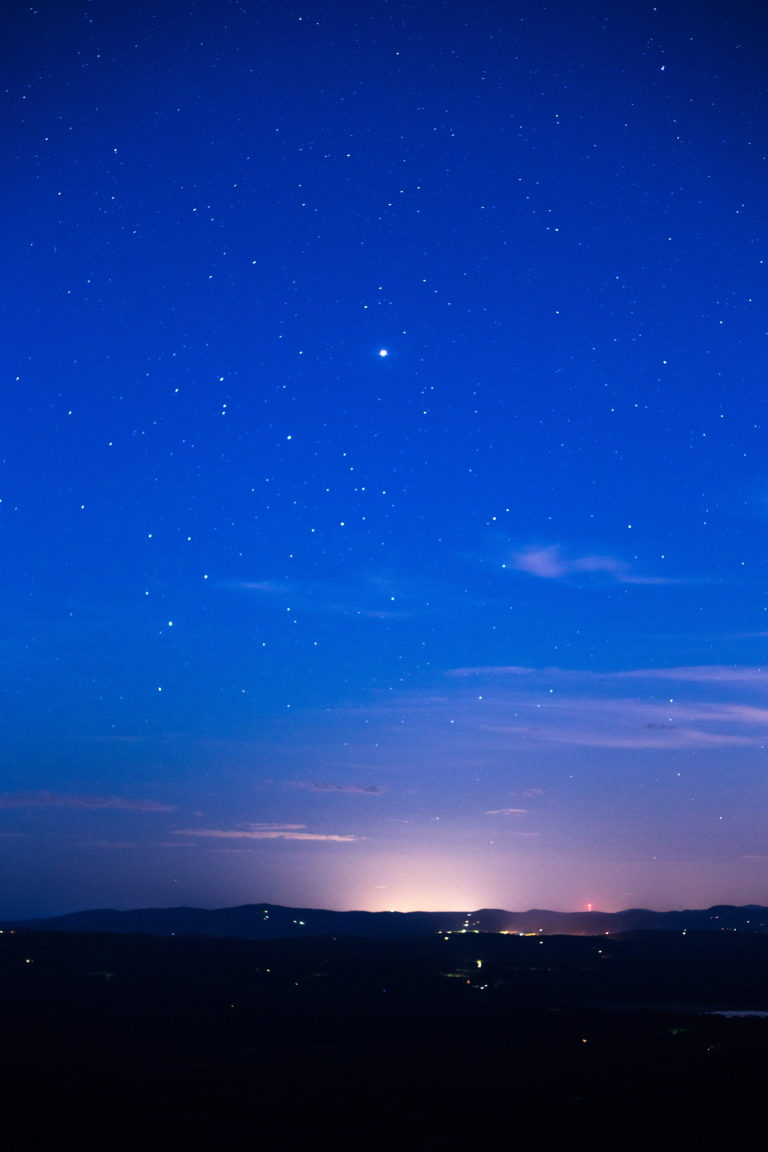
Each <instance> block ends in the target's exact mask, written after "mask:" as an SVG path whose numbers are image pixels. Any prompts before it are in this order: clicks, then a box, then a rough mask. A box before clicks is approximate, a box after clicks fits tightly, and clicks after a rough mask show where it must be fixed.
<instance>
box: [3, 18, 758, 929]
mask: <svg viewBox="0 0 768 1152" xmlns="http://www.w3.org/2000/svg"><path fill="white" fill-rule="evenodd" d="M2 21H3V26H2V28H1V29H0V33H1V34H0V44H1V45H2V47H1V48H0V53H2V73H3V77H4V79H3V88H4V113H3V117H2V124H3V139H4V143H3V151H4V155H5V162H4V165H3V170H4V173H5V180H4V185H5V190H4V203H3V223H4V228H3V235H4V245H3V247H4V249H5V271H4V275H3V281H2V282H3V313H4V317H5V320H4V326H3V327H4V353H3V360H2V371H3V376H4V385H3V405H2V412H3V418H2V425H1V431H0V437H1V438H2V446H1V450H0V456H1V459H2V468H1V469H0V496H1V497H2V503H1V504H0V525H1V531H2V553H3V596H2V601H1V609H0V611H1V612H2V624H1V626H0V637H1V639H2V646H3V659H2V678H3V700H4V703H3V708H2V715H1V716H0V725H1V726H2V747H3V772H2V784H1V785H0V862H1V867H0V914H2V915H6V916H7V915H31V914H48V913H55V912H66V911H71V910H74V909H76V908H83V907H95V906H115V907H137V906H143V905H168V904H195V905H204V906H209V907H213V906H221V905H227V904H237V903H247V902H251V901H260V900H265V901H266V900H269V901H273V902H278V903H285V904H295V905H305V906H324V907H332V908H354V907H357V908H369V909H382V908H398V909H404V910H407V909H414V908H431V909H440V908H458V909H461V908H475V907H481V906H496V907H506V908H509V909H525V908H528V907H536V906H539V907H542V906H543V907H550V908H558V909H563V910H571V909H577V908H584V907H586V905H587V904H592V905H593V906H594V907H595V908H602V909H605V910H616V909H620V908H626V907H632V906H640V905H643V906H650V907H656V908H659V909H666V908H674V907H691V906H707V905H709V904H712V903H716V902H730V903H746V902H755V903H760V902H762V903H767V902H768V841H767V840H766V810H767V808H768V803H767V802H768V789H767V788H766V766H767V764H768V759H767V755H766V739H767V737H768V691H767V685H768V676H767V675H766V673H765V672H764V671H763V669H762V667H761V665H762V662H763V661H764V659H765V650H766V642H767V641H768V612H767V609H768V588H767V587H766V563H765V558H766V543H767V541H768V455H767V454H766V449H765V435H766V418H767V416H768V413H767V412H766V404H767V402H768V392H767V391H766V383H765V379H766V360H767V353H768V332H767V331H766V329H767V328H768V318H767V317H768V309H767V305H768V292H767V290H766V289H767V284H766V278H767V276H768V263H766V261H768V215H767V206H768V197H767V193H768V166H767V164H766V150H767V148H768V145H767V144H766V125H767V124H768V106H767V105H768V101H767V99H766V90H767V88H768V79H767V78H768V53H767V52H766V49H767V48H768V16H767V15H766V12H763V11H760V10H759V6H755V5H754V4H747V3H743V2H738V0H737V2H736V3H734V2H727V3H726V2H724V0H722V2H720V0H717V2H710V3H706V2H704V3H702V2H701V0H696V2H695V3H694V2H686V0H674V2H667V3H658V4H655V5H654V4H651V3H640V2H634V0H629V2H625V0H622V2H619V0H615V2H614V0H610V2H609V0H601V2H597V0H593V2H586V0H585V2H581V3H579V2H576V0H572V2H568V0H555V2H554V3H552V4H548V5H545V4H543V3H538V2H535V3H534V2H532V0H522V2H512V0H508V2H505V3H485V4H482V3H470V2H469V0H456V2H452V3H447V2H440V0H432V2H429V3H427V2H423V3H421V2H405V0H391V2H386V0H372V2H370V3H369V2H366V0H357V2H355V3H352V2H351V0H343V2H342V0H339V2H331V0H325V2H316V3H315V2H312V0H309V2H308V3H294V2H292V0H286V2H278V0H261V2H257V0H239V2H227V0H218V2H213V0H187V2H185V3H181V2H179V0H158V2H155V3H146V2H142V0H139V2H133V0H132V2H131V3H127V2H126V3H115V2H114V0H90V2H89V0H81V2H79V3H73V2H72V0H42V2H41V3H38V4H35V5H34V6H30V4H29V3H26V2H25V3H21V2H18V0H10V2H9V3H8V4H6V5H4V6H3V15H2Z"/></svg>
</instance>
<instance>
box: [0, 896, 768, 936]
mask: <svg viewBox="0 0 768 1152" xmlns="http://www.w3.org/2000/svg"><path fill="white" fill-rule="evenodd" d="M0 927H2V928H5V929H9V928H25V929H39V930H45V931H48V932H51V931H53V932H119V933H129V932H146V933H150V934H151V935H155V936H168V935H178V936H181V935H184V936H214V937H230V938H233V937H234V938H244V939H249V940H274V939H286V938H293V937H300V936H359V937H367V938H377V939H398V938H404V937H409V936H424V935H432V934H434V933H437V932H512V933H532V932H535V933H542V934H543V935H547V936H552V935H564V936H600V935H604V934H605V933H606V932H607V933H610V934H611V935H613V934H614V933H617V932H633V931H647V930H654V931H659V930H661V931H671V932H674V931H677V932H679V931H682V930H683V929H685V930H688V931H703V930H708V931H712V930H713V929H714V930H718V929H719V930H722V931H729V932H732V931H739V932H765V931H768V908H766V907H763V906H761V905H757V904H748V905H746V906H744V907H741V908H736V907H733V906H731V905H728V904H721V905H715V906H714V907H712V908H707V909H698V910H697V909H693V910H686V911H682V912H652V911H649V910H648V909H645V908H630V909H628V910H627V911H624V912H551V911H546V910H540V909H531V910H529V911H528V912H506V911H504V910H503V909H496V908H481V909H480V910H479V911H475V912H332V911H328V910H325V909H318V908H286V907H283V906H282V905H279V904H243V905H241V906H239V907H237V908H218V909H213V910H208V909H205V908H138V909H134V910H131V911H126V912H120V911H117V910H115V909H112V908H101V909H94V910H93V911H89V912H73V913H71V914H70V915H68V916H53V917H49V918H45V919H35V920H8V921H4V922H3V923H2V924H0Z"/></svg>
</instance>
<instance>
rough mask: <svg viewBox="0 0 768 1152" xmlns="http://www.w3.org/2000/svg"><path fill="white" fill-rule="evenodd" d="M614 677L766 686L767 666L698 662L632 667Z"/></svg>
mask: <svg viewBox="0 0 768 1152" xmlns="http://www.w3.org/2000/svg"><path fill="white" fill-rule="evenodd" d="M610 675H613V676H614V677H616V679H623V680H627V679H635V680H642V679H648V680H682V681H688V682H689V683H691V684H726V683H732V684H761V685H764V686H766V687H768V668H758V667H750V666H745V665H738V664H698V665H691V666H683V667H680V668H634V669H631V670H630V671H627V672H613V673H611V674H610Z"/></svg>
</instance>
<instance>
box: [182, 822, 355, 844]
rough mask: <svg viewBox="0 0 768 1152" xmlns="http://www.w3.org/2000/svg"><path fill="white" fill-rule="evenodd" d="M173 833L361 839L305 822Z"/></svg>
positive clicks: (204, 836) (338, 840) (207, 836)
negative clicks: (314, 829) (319, 829)
mask: <svg viewBox="0 0 768 1152" xmlns="http://www.w3.org/2000/svg"><path fill="white" fill-rule="evenodd" d="M173 835H174V836H194V837H196V838H199V839H211V840H319V841H330V842H333V843H349V842H351V841H353V840H359V839H360V837H359V836H339V835H336V834H335V833H328V832H307V831H306V825H305V824H246V825H245V826H244V827H242V828H177V829H175V830H174V833H173Z"/></svg>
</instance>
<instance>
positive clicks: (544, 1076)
mask: <svg viewBox="0 0 768 1152" xmlns="http://www.w3.org/2000/svg"><path fill="white" fill-rule="evenodd" d="M0 1002H1V1005H0V1006H1V1010H2V1031H1V1033H0V1035H1V1037H2V1039H1V1040H0V1064H1V1065H2V1067H0V1085H2V1087H1V1088H0V1093H2V1105H3V1112H2V1115H3V1127H4V1130H5V1132H6V1133H7V1134H8V1135H9V1138H10V1133H11V1132H13V1131H14V1130H15V1131H16V1135H15V1137H14V1140H13V1145H14V1146H15V1147H19V1148H24V1149H25V1150H33V1149H43V1148H45V1149H51V1148H63V1147H68V1146H70V1145H71V1146H73V1147H76V1148H78V1149H105V1150H113V1149H128V1148H131V1149H134V1148H135V1149H155V1148H157V1149H159V1148H164V1147H166V1146H167V1145H168V1144H169V1143H170V1144H172V1145H173V1146H174V1147H178V1148H179V1149H230V1148H231V1149H246V1148H247V1149H259V1150H261V1149H274V1148H277V1147H284V1146H293V1145H296V1146H300V1147H303V1146H305V1145H306V1144H307V1143H308V1142H311V1145H312V1146H313V1147H316V1148H326V1147H328V1148H331V1147H332V1148H335V1149H340V1150H343V1149H352V1148H354V1149H378V1148H391V1149H425V1150H427V1149H435V1150H438V1149H445V1150H453V1149H465V1148H466V1149H478V1150H483V1149H493V1150H495V1149H502V1148H503V1149H514V1148H523V1149H561V1148H562V1149H566V1148H567V1149H574V1150H576V1149H578V1148H580V1147H590V1148H592V1147H603V1146H604V1147H606V1148H614V1149H673V1148H674V1149H681V1148H682V1149H688V1148H691V1149H697V1148H698V1149H703V1148H727V1147H730V1148H742V1149H744V1148H747V1149H751V1148H762V1147H763V1146H764V1144H765V1131H766V1120H767V1119H768V1116H767V1114H766V1105H765V1103H764V1101H765V1099H766V1096H765V1091H766V1090H765V1085H766V1082H768V1019H763V1018H760V1017H756V1016H747V1017H735V1018H733V1017H726V1016H722V1015H711V1014H709V1013H711V1012H712V1011H713V1010H742V1011H745V1010H768V935H763V934H758V933H755V934H752V933H742V932H739V933H724V932H719V933H715V932H713V933H709V932H688V933H686V934H683V933H670V932H659V933H652V932H643V933H634V934H626V935H623V936H611V937H608V936H604V937H563V936H545V937H539V938H536V937H513V936H503V935H494V934H490V933H489V934H474V933H467V934H454V935H447V936H443V935H434V936H431V937H425V938H418V939H411V940H378V941H376V940H370V939H369V940H363V939H355V938H350V937H347V938H340V937H339V938H336V939H333V938H330V937H329V938H321V937H315V938H307V939H301V940H290V941H279V940H273V941H267V942H264V941H260V942H254V941H247V940H222V939H207V938H204V937H179V936H174V937H160V936H148V935H147V936H144V935H111V934H106V933H98V934H97V933H94V934H89V933H83V932H81V933H72V934H68V933H61V932H44V931H40V932H30V931H20V930H17V931H15V932H9V931H7V930H6V931H5V932H4V933H3V934H2V935H0Z"/></svg>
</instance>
